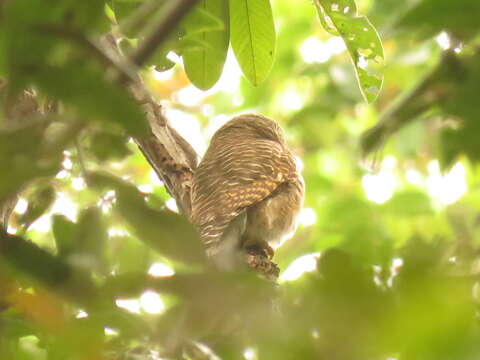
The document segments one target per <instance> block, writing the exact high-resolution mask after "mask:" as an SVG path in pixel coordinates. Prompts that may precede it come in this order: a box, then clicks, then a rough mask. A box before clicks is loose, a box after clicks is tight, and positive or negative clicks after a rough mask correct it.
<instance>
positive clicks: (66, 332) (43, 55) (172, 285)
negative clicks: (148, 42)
mask: <svg viewBox="0 0 480 360" xmlns="http://www.w3.org/2000/svg"><path fill="white" fill-rule="evenodd" d="M251 3H253V1H247V0H242V1H230V10H229V11H227V9H226V3H225V2H222V1H218V0H215V1H214V0H212V1H210V0H202V1H200V2H199V7H197V8H195V9H194V10H193V11H192V12H191V13H190V14H188V15H187V17H186V18H185V19H184V20H183V22H182V23H181V24H180V26H179V27H178V29H171V33H170V37H169V38H168V39H167V40H166V41H165V42H164V43H163V44H161V46H160V48H159V49H157V51H156V54H155V55H154V56H153V57H152V58H151V59H149V62H148V64H147V65H148V66H145V67H144V69H142V71H141V74H142V77H143V79H144V80H145V83H146V84H148V86H149V87H150V89H151V90H152V92H154V93H155V95H156V96H158V98H159V100H161V101H162V104H164V108H165V111H166V115H167V116H168V117H169V119H170V121H171V123H172V125H173V126H174V127H175V128H177V129H178V131H179V132H180V133H181V134H182V135H184V136H185V138H187V139H188V140H189V141H190V142H191V143H192V145H193V146H194V147H195V148H196V149H197V150H198V151H199V152H201V151H203V150H204V149H205V145H206V139H207V140H208V137H209V136H211V135H212V134H213V132H214V130H215V129H216V128H218V126H219V125H221V124H222V123H223V122H224V121H225V120H227V119H228V118H229V117H231V116H233V115H236V114H239V113H245V112H259V113H262V114H265V115H267V116H269V117H272V118H274V119H277V121H279V122H280V123H281V124H282V126H283V127H284V128H285V132H286V135H287V138H288V141H289V142H290V144H291V146H292V148H293V149H294V150H295V152H296V153H297V154H298V155H299V157H300V158H301V159H302V161H303V164H304V169H303V174H304V177H305V182H306V186H307V197H306V202H305V208H306V210H305V212H304V214H302V218H301V224H300V227H299V229H298V231H297V233H296V235H295V237H294V238H293V239H291V240H290V241H289V242H287V243H286V244H284V245H283V246H282V247H281V248H280V249H278V250H277V252H276V255H275V261H276V262H277V263H278V264H279V266H280V268H281V270H282V273H281V276H280V282H279V284H278V285H276V284H272V283H271V282H269V281H266V280H264V279H262V278H259V277H258V276H257V275H256V274H254V273H251V272H249V271H245V272H231V273H218V272H216V271H214V270H213V269H211V268H210V266H209V265H208V263H207V262H206V261H205V260H206V259H205V256H204V253H203V249H202V246H201V244H200V242H199V240H198V238H197V236H196V233H195V230H194V229H193V228H192V227H191V226H190V225H189V224H188V222H187V221H186V220H185V219H184V218H183V217H181V216H180V215H178V214H177V213H175V206H174V201H172V199H171V198H170V197H169V195H168V193H167V192H166V190H165V188H164V186H163V184H162V183H161V182H159V181H158V179H157V178H156V175H155V174H154V173H153V171H152V169H151V168H150V166H149V164H148V163H147V161H146V160H145V159H144V158H143V157H142V155H141V154H140V152H139V151H138V149H137V148H136V146H135V144H134V143H133V141H131V140H130V138H131V137H132V136H135V135H139V134H143V133H144V131H145V130H146V129H147V124H146V121H145V119H144V116H143V113H142V110H141V109H140V107H139V106H138V105H137V104H136V103H135V101H134V100H133V99H132V98H131V96H130V95H129V93H128V91H127V90H126V89H125V88H123V87H121V86H119V85H118V84H117V83H116V82H115V74H114V73H113V71H112V69H111V68H109V67H108V66H109V61H108V58H106V57H105V56H104V54H102V53H101V51H99V45H98V44H99V42H97V40H98V38H99V37H100V36H101V35H102V34H104V33H106V32H107V31H110V30H112V31H113V33H114V34H115V35H116V36H118V38H119V41H120V46H121V48H122V49H123V50H124V51H125V52H126V53H129V52H131V51H135V48H136V46H137V43H138V42H140V41H142V40H143V38H144V36H145V33H147V32H148V30H149V29H150V28H151V27H152V25H153V24H155V22H156V21H158V19H161V15H162V11H163V5H165V4H168V2H167V1H158V0H152V1H140V0H109V1H103V0H89V1H71V0H62V1H56V2H52V3H49V4H48V6H46V5H45V2H44V1H41V0H6V1H3V2H0V110H1V111H0V202H1V203H2V204H0V205H1V206H0V220H1V221H3V218H4V215H5V214H4V213H2V212H3V211H4V210H5V209H7V207H4V206H3V205H4V203H6V202H7V200H8V203H11V202H12V199H15V198H16V197H18V203H17V206H16V208H15V210H14V212H13V213H12V216H11V219H10V223H9V227H8V234H3V233H1V230H0V234H1V236H0V359H8V360H37V359H39V360H68V359H75V360H76V359H80V360H83V359H84V360H87V359H88V360H90V359H99V360H100V359H105V360H107V359H112V360H113V359H115V360H117V359H118V360H140V359H141V360H144V359H151V360H154V359H160V358H162V359H195V360H196V359H215V358H218V357H219V358H221V359H225V360H227V359H247V360H251V359H279V360H281V359H322V358H328V359H334V360H336V359H338V360H353V359H355V360H358V359H379V360H380V359H381V360H385V359H402V360H417V359H418V360H429V359H432V360H433V359H435V360H441V359H455V360H463V359H465V360H467V359H468V360H470V359H476V358H478V357H479V356H480V345H479V344H480V328H479V324H478V307H479V301H480V300H479V299H480V293H479V276H480V275H479V274H480V273H479V270H480V269H479V264H480V262H479V261H480V257H479V250H480V240H479V236H480V222H479V219H480V217H479V210H480V191H479V189H480V187H479V184H480V173H479V171H478V168H477V163H478V160H479V159H480V145H479V144H480V142H479V141H478V137H479V135H480V127H479V126H480V125H479V124H480V122H479V121H478V118H479V110H478V109H479V107H478V101H477V96H478V94H479V93H480V85H479V84H480V70H479V69H480V56H479V46H480V23H479V22H478V14H479V12H480V8H479V6H480V5H479V2H478V1H477V0H458V1H448V0H435V1H434V0H408V1H403V2H399V1H394V0H358V1H356V3H354V2H353V1H350V0H348V1H347V0H342V1H340V0H339V1H338V2H335V1H331V0H328V1H327V0H316V1H314V2H313V4H312V2H309V1H299V2H295V3H293V2H292V1H288V0H273V1H271V2H269V1H261V2H260V1H258V2H257V3H256V6H257V8H256V9H254V10H255V11H254V12H253V13H250V14H248V15H245V9H246V8H245V5H251ZM232 4H233V6H232ZM262 4H263V5H262ZM242 14H243V15H242ZM359 14H361V15H362V16H360V15H359ZM364 15H366V16H368V19H369V20H367V18H366V17H364ZM247 16H249V17H248V18H247ZM319 16H320V21H319ZM246 20H251V21H253V23H250V24H249V25H250V26H251V28H250V29H249V30H248V31H250V32H249V33H247V34H246V33H245V31H247V30H245V26H247V25H248V22H246ZM272 20H273V21H272ZM371 24H374V26H375V28H376V29H378V33H379V34H380V35H381V38H382V39H383V44H380V41H379V37H378V36H377V32H376V30H375V28H373V25H371ZM242 27H243V29H244V30H242ZM365 28H366V29H367V30H365ZM252 29H253V31H252ZM248 31H247V32H248ZM257 31H258V32H257ZM362 31H363V32H362ZM227 32H228V36H227ZM247 35H248V36H247ZM229 41H230V42H231V45H232V48H233V50H228V47H227V44H228V43H229ZM274 44H275V46H274ZM248 45H250V50H251V52H248V51H247V50H245V49H246V48H248ZM382 45H383V50H382ZM256 50H257V51H260V57H259V58H255V51H256ZM383 52H384V53H385V55H384V53H383ZM262 54H263V55H262ZM179 56H181V57H183V64H184V66H185V69H184V68H183V66H182V61H181V60H180V57H179ZM256 56H258V53H257V55H256ZM269 56H270V57H273V59H272V58H269ZM384 57H385V59H386V63H385V64H383V65H385V66H384V67H383V69H375V68H374V69H370V68H369V66H370V65H371V61H373V62H374V63H375V62H377V63H378V64H377V65H382V63H383V58H384ZM236 59H238V62H239V64H237V63H236ZM362 59H363V60H362ZM352 60H353V62H354V66H352V64H351V62H352ZM365 62H366V63H365ZM373 65H375V64H373ZM365 66H366V68H365ZM154 69H156V70H159V71H161V72H159V71H155V70H154ZM222 69H223V70H222ZM253 69H256V70H255V71H253ZM367 70H368V72H367ZM256 71H258V72H256ZM363 71H365V73H364V72H363ZM374 71H378V72H374ZM382 72H383V74H384V81H383V89H382V91H381V92H380V93H379V91H380V87H381V86H380V85H381V84H382ZM242 73H243V74H244V76H245V77H244V76H242ZM362 74H363V75H362ZM372 74H373V75H372ZM372 77H373V79H372ZM262 80H263V81H262ZM252 83H253V84H256V85H257V86H256V87H253V86H252V85H251V84H252ZM214 84H215V85H214ZM199 88H200V89H209V90H208V91H201V90H199ZM359 88H360V89H359ZM362 93H363V94H365V96H366V98H367V99H368V100H369V102H371V101H372V100H373V99H374V98H375V97H376V96H377V95H378V98H377V101H376V103H375V104H371V103H369V104H367V103H366V102H365V101H364V100H363V96H362ZM372 168H373V170H374V171H373V170H372ZM7 210H8V209H7ZM8 211H9V210H8ZM0 225H2V224H0ZM0 228H1V226H0ZM158 268H160V269H163V272H162V273H158ZM155 269H157V270H155ZM302 273H303V274H302ZM301 274H302V275H301Z"/></svg>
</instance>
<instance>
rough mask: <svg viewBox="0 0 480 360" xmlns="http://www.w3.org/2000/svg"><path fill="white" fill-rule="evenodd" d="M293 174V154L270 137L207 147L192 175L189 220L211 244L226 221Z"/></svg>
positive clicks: (222, 230) (271, 191) (225, 226)
mask: <svg viewBox="0 0 480 360" xmlns="http://www.w3.org/2000/svg"><path fill="white" fill-rule="evenodd" d="M294 176H297V175H296V166H295V161H294V158H293V155H292V154H291V153H290V151H289V150H288V149H286V148H285V147H284V146H282V145H281V144H279V143H278V142H274V141H271V140H253V141H252V140H251V139H250V140H249V141H242V139H237V141H236V142H235V143H232V144H226V145H224V146H222V147H221V148H220V149H219V148H216V147H215V146H213V147H212V149H209V151H207V153H206V154H205V157H204V158H203V160H202V162H201V163H200V165H199V167H198V168H197V170H196V172H195V175H194V184H193V189H192V220H193V222H194V223H195V224H197V225H198V226H199V228H200V233H201V237H202V239H203V240H204V241H205V243H206V244H207V245H211V244H213V243H215V242H216V241H218V240H219V239H220V238H221V235H222V234H223V232H224V231H225V229H226V228H227V226H228V225H229V223H230V222H231V221H232V220H233V219H234V218H235V217H237V216H238V215H239V214H241V213H242V212H243V211H244V209H245V208H247V207H249V206H252V205H254V204H256V203H258V202H260V201H262V200H263V199H265V198H267V197H268V196H269V195H270V194H272V193H273V192H274V191H275V189H276V188H277V187H278V186H279V185H280V184H282V183H285V182H288V181H289V180H290V179H292V178H293V177H294Z"/></svg>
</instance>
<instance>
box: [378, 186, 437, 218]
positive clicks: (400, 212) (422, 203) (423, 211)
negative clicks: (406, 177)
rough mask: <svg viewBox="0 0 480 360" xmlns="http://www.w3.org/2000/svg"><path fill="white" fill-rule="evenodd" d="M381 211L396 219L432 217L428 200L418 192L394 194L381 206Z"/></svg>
mask: <svg viewBox="0 0 480 360" xmlns="http://www.w3.org/2000/svg"><path fill="white" fill-rule="evenodd" d="M383 209H384V210H385V211H386V212H390V213H392V214H393V215H396V216H398V217H401V216H405V217H413V216H420V215H433V208H432V204H431V201H430V198H429V197H428V196H427V195H426V194H425V193H423V192H421V191H418V190H406V191H403V192H399V193H397V194H395V195H394V196H393V197H392V198H391V199H390V200H389V201H388V202H387V203H385V204H384V205H383Z"/></svg>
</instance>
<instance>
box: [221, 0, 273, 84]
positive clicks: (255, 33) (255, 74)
mask: <svg viewBox="0 0 480 360" xmlns="http://www.w3.org/2000/svg"><path fill="white" fill-rule="evenodd" d="M230 27H231V30H230V31H231V39H232V40H231V42H232V48H233V51H234V53H235V56H236V58H237V60H238V63H239V65H240V68H241V69H242V71H243V74H244V75H245V77H246V78H247V79H248V80H249V81H250V82H251V83H252V85H253V86H257V85H258V84H260V83H261V82H262V81H263V80H264V79H265V78H266V77H267V75H268V73H269V72H270V69H271V67H272V64H273V58H274V51H275V26H274V23H273V15H272V8H271V6H270V1H269V0H231V1H230Z"/></svg>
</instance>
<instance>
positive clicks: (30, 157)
mask: <svg viewBox="0 0 480 360" xmlns="http://www.w3.org/2000/svg"><path fill="white" fill-rule="evenodd" d="M42 141H43V129H42V126H41V125H36V126H31V127H26V128H23V129H18V130H15V131H0V174H1V176H0V201H1V200H2V199H3V198H4V197H7V196H8V195H10V194H12V193H14V192H16V191H18V190H19V189H20V188H21V187H22V185H23V184H25V182H27V181H29V180H31V179H34V178H37V177H42V176H52V175H54V174H55V173H56V172H57V171H58V170H59V168H60V162H61V160H62V157H61V154H59V153H55V154H52V155H51V156H48V158H43V159H41V158H40V156H39V154H41V153H42V150H43V149H42Z"/></svg>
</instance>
